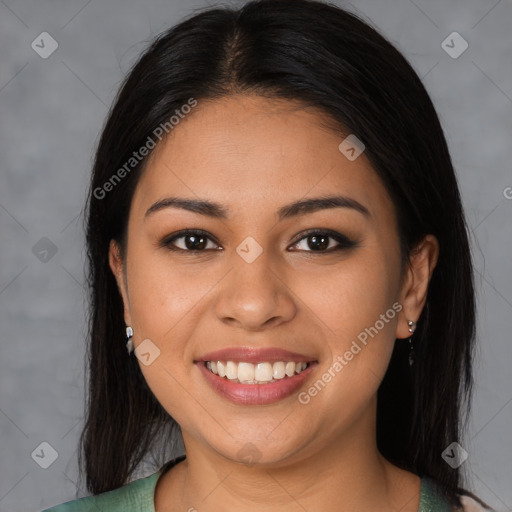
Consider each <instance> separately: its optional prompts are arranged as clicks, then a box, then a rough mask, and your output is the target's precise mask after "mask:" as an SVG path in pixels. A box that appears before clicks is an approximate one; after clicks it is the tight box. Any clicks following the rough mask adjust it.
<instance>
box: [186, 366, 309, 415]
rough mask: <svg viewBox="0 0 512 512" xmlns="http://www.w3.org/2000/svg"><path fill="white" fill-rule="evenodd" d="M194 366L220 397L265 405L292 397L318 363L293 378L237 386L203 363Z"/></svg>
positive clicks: (236, 401) (237, 401) (238, 401)
mask: <svg viewBox="0 0 512 512" xmlns="http://www.w3.org/2000/svg"><path fill="white" fill-rule="evenodd" d="M196 364H197V366H198V367H199V370H200V371H201V372H202V373H203V375H204V376H205V378H206V380H207V381H208V383H209V384H210V385H211V386H212V388H213V389H214V390H215V391H216V392H217V393H218V394H219V395H221V396H222V397H224V398H227V399H228V400H230V401H231V402H234V403H236V404H240V405H265V404H272V403H274V402H279V401H280V400H283V399H284V398H287V397H289V396H290V395H292V394H293V393H294V392H295V391H297V390H298V389H299V388H300V387H301V386H302V385H303V384H304V381H305V380H306V379H307V378H308V376H309V374H310V373H311V372H312V371H313V369H314V368H315V366H316V365H317V364H318V363H317V362H312V363H309V366H308V367H307V368H306V369H305V370H303V371H302V372H300V373H297V374H295V375H294V376H293V377H284V378H283V379H280V380H278V381H276V382H269V383H267V384H239V383H237V382H233V381H230V380H228V379H226V378H225V377H219V376H218V375H216V374H215V373H212V372H211V371H210V370H208V368H206V365H205V363H204V361H200V362H198V363H196Z"/></svg>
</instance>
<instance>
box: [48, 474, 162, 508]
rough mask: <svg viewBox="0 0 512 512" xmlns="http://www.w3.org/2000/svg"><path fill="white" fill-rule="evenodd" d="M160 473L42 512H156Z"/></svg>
mask: <svg viewBox="0 0 512 512" xmlns="http://www.w3.org/2000/svg"><path fill="white" fill-rule="evenodd" d="M160 473H161V471H158V472H156V473H153V474H152V475H149V476H147V477H144V478H139V479H138V480H134V481H133V482H130V483H129V484H126V485H123V486H122V487H119V488H118V489H114V490H112V491H108V492H104V493H101V494H97V495H96V496H87V497H85V498H80V499H78V500H74V501H68V502H66V503H63V504H61V505H57V506H55V507H52V508H48V509H45V510H43V511H42V512H89V511H90V510H108V511H109V512H126V511H127V510H138V511H140V512H155V507H154V492H155V486H156V483H157V480H158V477H159V475H160Z"/></svg>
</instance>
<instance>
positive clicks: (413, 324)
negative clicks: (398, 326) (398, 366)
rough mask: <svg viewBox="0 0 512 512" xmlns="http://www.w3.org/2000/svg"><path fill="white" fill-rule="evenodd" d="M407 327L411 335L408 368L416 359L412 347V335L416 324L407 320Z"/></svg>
mask: <svg viewBox="0 0 512 512" xmlns="http://www.w3.org/2000/svg"><path fill="white" fill-rule="evenodd" d="M407 325H408V326H409V332H410V333H411V335H410V336H409V347H410V350H409V366H412V365H413V364H414V361H415V359H416V356H415V354H414V347H413V346H412V335H413V334H414V331H415V330H416V322H413V321H412V320H407Z"/></svg>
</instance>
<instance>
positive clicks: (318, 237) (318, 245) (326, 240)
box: [293, 230, 356, 253]
mask: <svg viewBox="0 0 512 512" xmlns="http://www.w3.org/2000/svg"><path fill="white" fill-rule="evenodd" d="M302 235H304V233H302ZM304 240H305V241H306V242H305V243H303V241H304ZM333 240H334V243H333V242H332V241H333ZM301 243H303V247H302V248H299V249H298V250H300V251H306V252H319V253H325V252H328V253H330V252H333V251H337V250H340V249H349V248H351V247H354V246H355V245H356V242H355V241H353V240H350V239H349V238H347V237H346V236H345V235H342V234H341V233H337V232H336V231H318V230H316V231H315V230H313V231H309V232H307V233H306V236H302V238H300V239H299V240H298V241H297V242H295V244H294V245H293V247H298V246H299V245H300V244H301ZM336 244H337V245H336Z"/></svg>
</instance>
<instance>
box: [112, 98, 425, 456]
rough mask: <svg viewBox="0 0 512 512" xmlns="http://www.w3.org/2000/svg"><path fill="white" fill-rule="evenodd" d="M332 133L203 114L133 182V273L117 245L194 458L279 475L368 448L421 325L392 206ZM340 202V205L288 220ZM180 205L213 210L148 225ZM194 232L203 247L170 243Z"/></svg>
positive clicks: (296, 113) (306, 122) (265, 112)
mask: <svg viewBox="0 0 512 512" xmlns="http://www.w3.org/2000/svg"><path fill="white" fill-rule="evenodd" d="M320 122H321V115H320V114H318V113H317V112H314V111H313V110H305V109H303V108H296V105H295V104H293V103H291V102H284V101H280V102H277V101H270V100H268V99H263V98H261V97H255V96H236V97H235V96H231V97H227V98H224V99H222V100H217V101H215V102H206V101H205V102H201V101H199V104H198V106H197V107H196V108H195V109H194V110H193V112H192V113H191V114H190V115H189V116H188V117H187V118H185V119H184V120H182V121H181V122H180V124H179V125H178V126H176V127H175V128H174V130H173V131H172V133H171V136H170V137H169V138H168V139H167V140H166V141H165V143H162V144H161V145H160V146H158V147H157V148H156V150H155V151H154V152H153V154H152V156H151V159H150V161H149V162H148V166H147V168H146V170H145V171H144V173H143V175H142V177H141V179H140V181H139V183H138V185H137V188H136V191H135V194H134V197H133V202H132V205H131V210H130V215H129V223H128V238H127V251H126V255H125V259H124V261H122V262H121V261H120V260H119V259H118V256H117V250H116V245H115V244H114V243H112V244H111V252H110V263H111V267H112V270H113V271H114V273H115V275H116V277H117V280H118V284H119V287H120V290H121V293H122V295H123V300H124V305H125V321H126V324H127V325H131V326H132V327H133V330H134V338H133V340H134V345H135V348H136V349H137V357H138V358H139V364H140V368H141V371H142V372H143V375H144V377H145V379H146V380H147V382H148V385H149V386H150V388H151V390H152V391H153V393H154V394H155V396H156V398H157V399H158V401H159V402H160V403H161V404H162V406H163V407H164V408H165V409H166V410H167V411H168V413H169V414H170V415H171V416H172V417H173V418H174V419H176V421H177V422H178V423H179V424H180V426H181V429H182V433H183V438H184V441H185V446H186V447H187V450H188V449H190V447H191V446H193V445H194V444H195V445H197V446H199V445H200V446H201V449H202V450H207V451H208V450H210V451H211V453H215V452H216V453H217V454H221V455H223V456H225V457H227V458H228V459H231V460H237V461H242V460H246V461H247V460H250V459H252V460H259V462H261V463H264V462H268V463H274V464H276V463H278V462H283V461H291V460H300V459H301V458H302V457H305V456H306V455H307V454H313V453H317V452H319V451H321V450H328V449H329V447H332V446H336V441H338V440H340V439H341V438H342V437H345V438H346V439H349V438H352V439H355V437H357V436H359V435H368V433H371V429H372V425H373V421H374V411H375V403H376V402H375V400H376V398H375V397H376V392H377V389H378V386H379V384H380V381H381V379H382V377H383V376H384V374H385V371H386V368H387V366H388V363H389V359H390V356H391V353H392V349H393V346H394V343H395V338H406V337H408V335H409V334H408V330H407V321H406V319H409V318H411V319H413V320H417V319H418V317H419V315H420V312H421V307H422V297H421V295H422V291H424V287H423V288H422V285H421V282H422V281H421V279H420V281H419V287H418V286H417V285H418V282H417V281H413V280H412V274H410V273H409V271H407V273H406V277H405V278H404V280H403V281H402V282H401V280H400V271H401V260H400V252H399V239H398V233H397V228H396V226H397V223H396V218H395V213H394V207H393V203H392V202H391V200H390V198H389V196H388V194H387V192H386V190H385V188H384V186H383V184H382V183H381V181H380V179H379V178H378V176H377V174H376V173H375V172H374V171H373V170H372V168H371V166H370V164H369V161H368V160H367V158H366V156H365V154H364V152H363V153H362V154H361V155H360V156H359V157H357V158H355V159H349V158H347V156H346V155H349V156H351V157H352V154H351V153H352V152H351V151H350V150H349V151H348V153H343V152H342V151H340V149H339V148H338V146H339V145H340V143H341V142H342V141H343V140H344V139H345V137H346V136H347V135H348V134H341V133H336V132H334V131H331V130H328V129H327V128H322V126H321V124H320ZM356 149H357V148H356ZM355 154H356V153H355ZM331 196H343V197H344V198H346V201H345V205H344V206H343V203H341V204H342V206H339V205H338V206H334V207H330V208H328V207H325V205H324V206H323V207H321V208H318V209H317V208H307V207H304V208H286V207H287V206H288V205H290V204H292V203H296V202H299V201H310V200H311V199H313V198H326V197H331ZM170 197H173V198H178V199H187V200H191V201H208V202H211V203H215V205H218V207H215V208H213V207H206V206H204V207H202V208H201V209H200V211H197V210H196V211H189V210H188V209H185V208H179V207H178V206H171V205H169V204H167V206H165V204H164V203H160V207H154V208H153V209H152V211H151V207H152V206H154V205H155V204H157V202H162V201H165V199H166V198H170ZM220 212H223V215H222V216H221V215H220ZM185 229H195V230H201V231H204V232H205V233H204V235H201V234H199V235H198V234H193V233H192V234H189V235H185V236H183V235H181V236H180V237H179V238H177V239H175V240H174V241H171V238H172V235H173V234H175V233H176V232H178V231H180V230H185ZM313 229H314V230H315V231H318V232H319V233H317V234H316V238H315V235H311V234H310V235H309V236H308V234H307V233H304V232H306V231H307V230H313ZM336 234H339V236H340V237H341V238H339V239H338V240H337V239H336V236H337V235H336ZM332 235H334V238H333V236H332ZM122 265H125V269H124V270H125V271H126V275H124V274H123V273H122V271H121V269H122ZM430 270H431V269H430ZM428 272H429V271H427V273H428ZM421 275H422V274H421V272H420V273H419V274H418V276H420V277H421ZM424 276H425V274H423V277H424ZM427 280H428V279H427ZM423 281H424V279H423ZM413 284H414V285H415V286H416V288H415V289H414V290H413V286H412V285H413ZM418 290H419V291H418ZM141 344H142V345H141ZM218 351H225V352H223V353H218V354H213V352H218ZM283 351H287V353H285V352H283ZM207 360H211V361H213V363H214V364H213V368H212V369H213V370H215V367H217V368H216V369H217V372H218V373H220V374H221V375H222V368H223V367H224V369H225V371H227V372H228V376H227V377H226V376H224V377H222V376H219V375H215V374H214V373H213V372H212V371H211V369H210V368H208V367H207V366H206V361H207ZM218 361H220V362H221V364H219V363H218ZM228 361H231V362H228ZM148 363H149V364H148ZM244 363H245V364H244ZM248 363H250V364H248ZM291 363H309V364H308V366H307V368H306V369H305V370H304V371H303V373H300V374H297V373H296V372H297V371H299V372H300V371H301V368H302V367H303V366H305V365H304V364H303V365H300V364H299V365H298V366H297V364H293V365H292V364H291ZM208 366H212V365H208ZM274 372H275V373H274ZM287 372H288V373H287ZM283 375H284V376H283ZM291 375H294V376H293V377H292V376H291ZM228 377H230V378H228ZM238 377H240V379H241V380H242V381H244V382H245V383H239V380H238ZM274 377H275V378H274ZM269 378H271V379H273V380H275V382H270V383H269V382H266V381H267V380H268V379H269ZM254 379H257V380H258V382H254ZM251 382H252V383H251Z"/></svg>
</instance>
